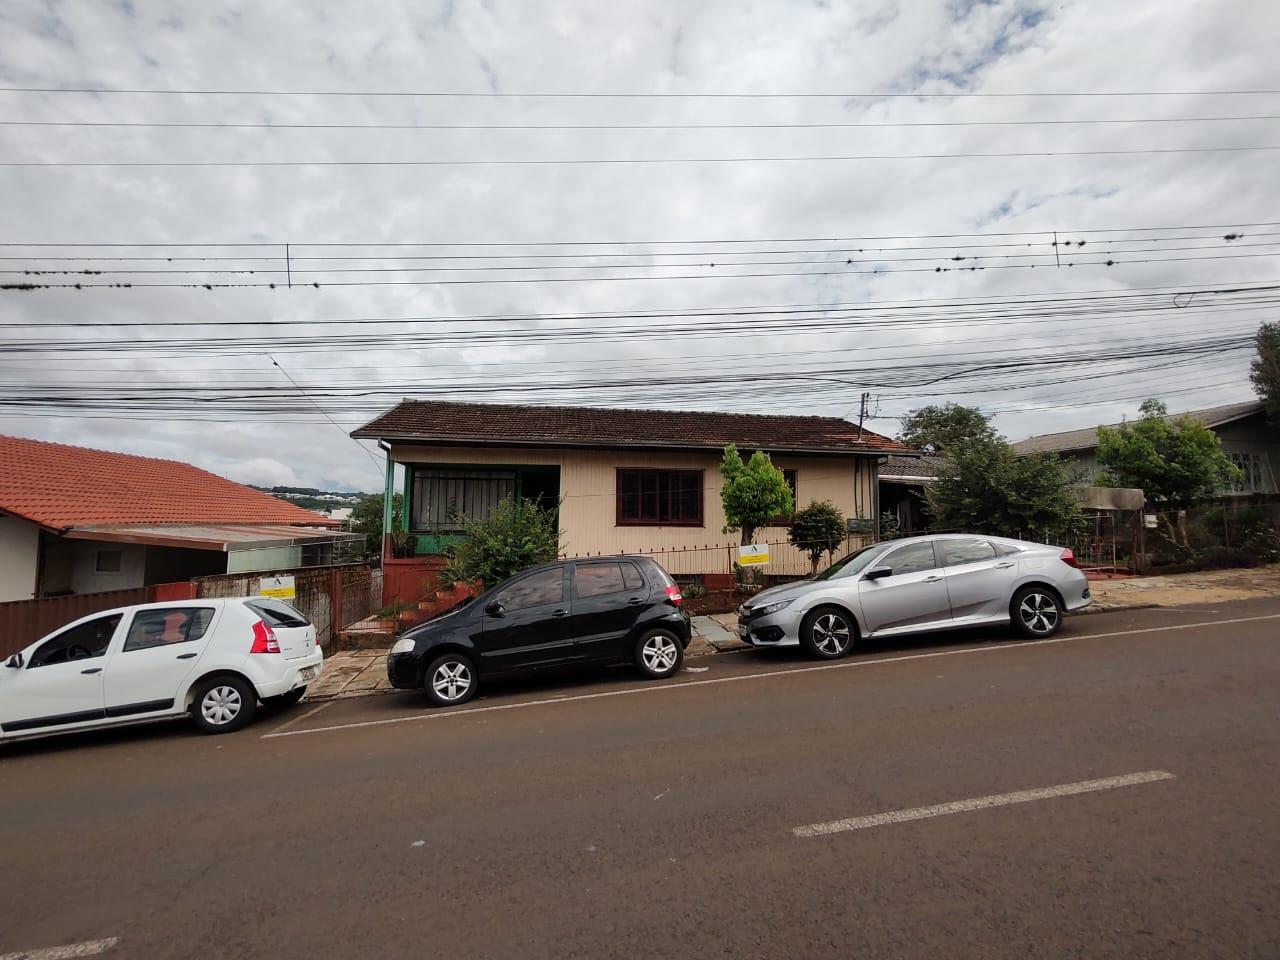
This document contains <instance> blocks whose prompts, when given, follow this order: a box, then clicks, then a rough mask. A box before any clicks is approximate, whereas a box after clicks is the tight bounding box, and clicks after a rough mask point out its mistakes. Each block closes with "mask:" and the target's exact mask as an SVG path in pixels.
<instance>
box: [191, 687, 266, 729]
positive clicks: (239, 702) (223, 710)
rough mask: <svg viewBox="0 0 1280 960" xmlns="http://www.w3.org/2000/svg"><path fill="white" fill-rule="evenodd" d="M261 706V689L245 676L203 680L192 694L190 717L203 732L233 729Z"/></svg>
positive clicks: (240, 725) (238, 727)
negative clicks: (259, 702)
mask: <svg viewBox="0 0 1280 960" xmlns="http://www.w3.org/2000/svg"><path fill="white" fill-rule="evenodd" d="M257 710H258V691H257V690H255V689H254V688H253V684H251V683H250V682H249V681H248V680H245V679H244V678H243V677H235V676H225V675H224V676H220V677H209V678H208V679H206V680H201V681H200V683H198V684H197V685H196V688H195V695H194V696H193V697H192V698H191V717H192V719H193V720H195V722H196V726H197V727H198V728H199V729H200V732H201V733H233V732H234V731H236V730H239V729H240V728H241V727H243V726H244V725H245V724H247V723H248V722H249V721H250V720H252V719H253V715H254V714H255V713H256V712H257Z"/></svg>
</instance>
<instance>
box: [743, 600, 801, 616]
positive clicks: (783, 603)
mask: <svg viewBox="0 0 1280 960" xmlns="http://www.w3.org/2000/svg"><path fill="white" fill-rule="evenodd" d="M794 599H795V597H792V598H791V600H794ZM791 600H775V601H774V602H773V603H766V604H765V605H764V606H763V607H756V608H755V609H754V610H752V611H751V612H752V614H753V615H755V616H757V617H767V616H768V615H769V614H771V613H777V612H778V611H779V610H781V609H782V608H783V607H789V606H791Z"/></svg>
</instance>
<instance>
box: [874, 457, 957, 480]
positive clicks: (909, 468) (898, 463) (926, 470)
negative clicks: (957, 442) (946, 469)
mask: <svg viewBox="0 0 1280 960" xmlns="http://www.w3.org/2000/svg"><path fill="white" fill-rule="evenodd" d="M945 459H946V458H945V457H942V456H939V455H937V454H928V453H925V454H921V455H920V456H916V457H901V456H891V457H886V458H885V460H884V462H883V463H881V464H880V479H881V480H892V479H895V478H898V477H902V478H906V477H912V478H916V477H919V478H928V479H933V478H934V477H936V476H937V475H938V473H939V472H940V471H941V469H942V462H943V460H945Z"/></svg>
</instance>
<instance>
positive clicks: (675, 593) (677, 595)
mask: <svg viewBox="0 0 1280 960" xmlns="http://www.w3.org/2000/svg"><path fill="white" fill-rule="evenodd" d="M666 590H667V599H668V600H670V601H671V603H672V605H673V606H677V607H678V606H680V604H681V603H683V602H684V595H683V594H682V593H681V592H680V588H679V587H677V586H676V585H675V584H674V583H669V584H667V587H666Z"/></svg>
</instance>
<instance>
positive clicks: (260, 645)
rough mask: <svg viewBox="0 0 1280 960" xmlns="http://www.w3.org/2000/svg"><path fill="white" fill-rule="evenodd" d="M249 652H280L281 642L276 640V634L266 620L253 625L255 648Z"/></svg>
mask: <svg viewBox="0 0 1280 960" xmlns="http://www.w3.org/2000/svg"><path fill="white" fill-rule="evenodd" d="M249 652H250V653H279V652H280V641H279V640H277V639H276V632H275V631H274V630H272V629H271V627H269V626H268V625H267V622H266V621H265V620H259V621H258V622H257V623H255V624H254V625H253V646H252V647H250V648H249Z"/></svg>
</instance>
